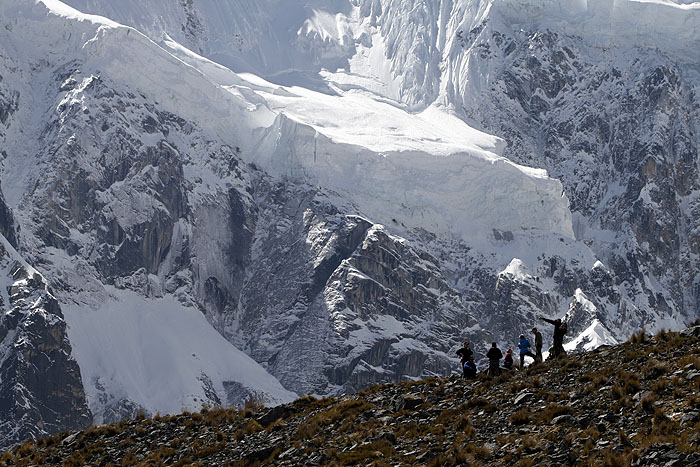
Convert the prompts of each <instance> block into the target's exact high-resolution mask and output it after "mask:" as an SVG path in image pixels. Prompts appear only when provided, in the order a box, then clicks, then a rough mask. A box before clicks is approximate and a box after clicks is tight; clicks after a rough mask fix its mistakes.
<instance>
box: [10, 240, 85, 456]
mask: <svg viewBox="0 0 700 467" xmlns="http://www.w3.org/2000/svg"><path fill="white" fill-rule="evenodd" d="M0 255H1V256H0V258H1V259H0V263H1V264H2V267H3V272H4V273H7V272H8V271H10V272H11V277H10V278H8V279H10V281H9V282H8V283H10V284H12V285H11V286H10V287H9V293H10V302H9V303H7V304H3V308H4V309H5V310H7V311H6V312H4V313H3V315H2V318H0V337H2V347H3V352H4V355H3V360H2V363H1V364H0V419H2V423H1V424H0V434H1V437H0V444H2V445H4V446H7V445H9V444H12V443H15V442H18V441H21V440H24V439H27V438H36V437H39V436H45V435H47V434H50V433H55V432H58V431H61V430H64V429H66V428H76V429H82V428H86V427H87V426H89V425H90V423H91V422H92V414H91V413H90V411H89V409H88V407H87V402H86V400H85V393H84V391H83V386H82V381H81V378H80V368H79V367H78V364H77V363H76V361H75V360H74V359H73V358H72V357H71V345H70V342H69V341H68V337H67V335H66V323H65V321H64V320H63V315H62V314H61V309H60V306H59V304H58V302H57V301H56V299H55V298H54V297H53V296H51V294H50V293H49V292H48V290H47V288H46V283H45V282H44V280H43V278H42V277H41V276H40V275H39V274H37V273H30V272H28V271H27V269H26V268H25V267H24V266H23V265H22V264H21V263H20V262H19V261H17V260H13V259H12V258H11V256H12V254H11V253H10V252H8V251H7V250H6V249H5V248H0ZM6 280H7V279H6Z"/></svg>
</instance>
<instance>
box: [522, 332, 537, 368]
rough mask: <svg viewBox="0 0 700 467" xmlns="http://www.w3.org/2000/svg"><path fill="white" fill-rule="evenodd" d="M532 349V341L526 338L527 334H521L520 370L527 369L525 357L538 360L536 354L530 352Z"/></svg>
mask: <svg viewBox="0 0 700 467" xmlns="http://www.w3.org/2000/svg"><path fill="white" fill-rule="evenodd" d="M530 347H531V345H530V341H529V340H528V338H527V337H525V334H520V342H518V348H520V368H524V367H525V357H530V358H532V359H533V360H536V358H535V354H533V353H532V352H530Z"/></svg>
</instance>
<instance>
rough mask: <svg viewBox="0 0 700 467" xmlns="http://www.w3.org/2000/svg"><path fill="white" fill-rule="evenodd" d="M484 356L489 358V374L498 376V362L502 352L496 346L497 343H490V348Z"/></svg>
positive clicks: (499, 370) (499, 371)
mask: <svg viewBox="0 0 700 467" xmlns="http://www.w3.org/2000/svg"><path fill="white" fill-rule="evenodd" d="M486 358H488V359H489V370H488V374H489V376H498V375H499V374H500V373H501V369H500V367H499V366H498V363H499V362H500V361H501V358H503V352H501V350H500V349H499V348H498V344H496V343H495V342H494V343H492V344H491V348H490V349H489V351H488V352H487V353H486Z"/></svg>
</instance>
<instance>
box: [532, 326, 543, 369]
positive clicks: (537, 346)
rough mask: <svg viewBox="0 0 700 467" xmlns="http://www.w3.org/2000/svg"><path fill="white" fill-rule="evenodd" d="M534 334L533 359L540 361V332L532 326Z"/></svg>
mask: <svg viewBox="0 0 700 467" xmlns="http://www.w3.org/2000/svg"><path fill="white" fill-rule="evenodd" d="M532 333H533V334H534V335H535V361H536V362H540V363H542V333H541V332H539V331H538V330H537V328H532Z"/></svg>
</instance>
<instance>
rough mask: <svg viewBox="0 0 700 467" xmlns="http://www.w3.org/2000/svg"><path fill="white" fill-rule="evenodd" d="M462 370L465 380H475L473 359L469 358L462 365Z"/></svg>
mask: <svg viewBox="0 0 700 467" xmlns="http://www.w3.org/2000/svg"><path fill="white" fill-rule="evenodd" d="M462 368H463V369H464V378H465V379H474V378H476V363H474V358H473V357H469V360H467V361H466V362H464V364H463V365H462Z"/></svg>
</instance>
